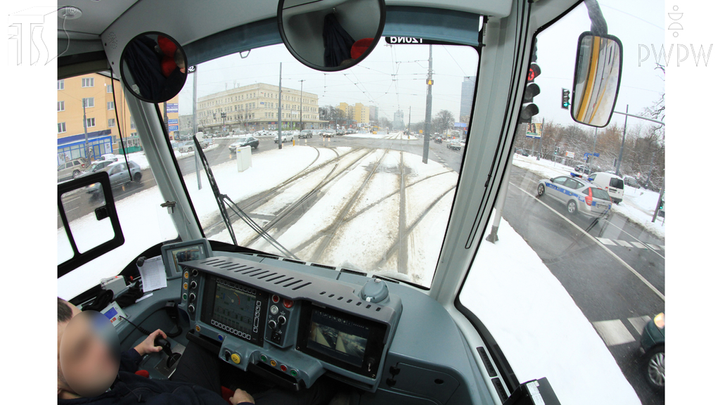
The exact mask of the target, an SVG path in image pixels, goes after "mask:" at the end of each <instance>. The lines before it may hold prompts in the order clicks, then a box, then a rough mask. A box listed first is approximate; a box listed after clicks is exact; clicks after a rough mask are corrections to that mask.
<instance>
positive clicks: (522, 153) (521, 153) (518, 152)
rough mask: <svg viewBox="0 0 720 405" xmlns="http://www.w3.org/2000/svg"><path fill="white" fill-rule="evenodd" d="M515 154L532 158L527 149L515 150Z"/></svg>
mask: <svg viewBox="0 0 720 405" xmlns="http://www.w3.org/2000/svg"><path fill="white" fill-rule="evenodd" d="M515 153H517V154H518V155H523V156H530V154H529V153H528V151H526V150H525V149H520V148H517V149H515Z"/></svg>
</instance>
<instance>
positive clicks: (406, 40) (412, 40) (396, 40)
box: [385, 37, 453, 45]
mask: <svg viewBox="0 0 720 405" xmlns="http://www.w3.org/2000/svg"><path fill="white" fill-rule="evenodd" d="M385 42H386V43H388V44H391V45H398V44H403V45H411V44H415V45H453V43H452V42H447V41H436V40H434V39H425V38H418V37H385Z"/></svg>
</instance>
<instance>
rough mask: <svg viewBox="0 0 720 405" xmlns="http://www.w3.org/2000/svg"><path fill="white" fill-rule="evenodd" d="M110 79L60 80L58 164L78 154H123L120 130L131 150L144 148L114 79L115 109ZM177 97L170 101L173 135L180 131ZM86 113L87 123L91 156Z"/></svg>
mask: <svg viewBox="0 0 720 405" xmlns="http://www.w3.org/2000/svg"><path fill="white" fill-rule="evenodd" d="M111 80H112V79H110V78H109V77H107V76H103V75H100V74H96V73H93V74H88V75H82V76H75V77H72V78H68V79H63V80H58V81H57V125H58V137H57V142H58V143H57V145H58V157H57V159H58V162H57V163H58V164H62V163H63V162H64V161H65V160H71V159H76V158H79V157H89V158H90V159H91V160H93V159H97V158H98V157H100V155H103V154H106V153H122V149H121V146H120V137H119V135H120V132H122V136H123V143H124V145H125V149H126V150H127V151H128V152H134V151H136V150H141V145H140V140H139V138H138V136H137V130H136V129H135V123H134V121H133V120H132V117H131V116H130V111H129V110H128V108H127V104H126V102H125V94H124V93H123V91H122V90H121V86H120V83H119V82H118V81H115V99H116V100H115V101H117V104H118V106H117V111H116V106H115V103H114V101H113V93H112V81H111ZM177 100H178V98H177V97H175V98H174V99H172V100H169V101H168V102H167V106H168V108H167V109H168V113H167V117H168V123H169V125H168V128H169V129H170V132H169V134H170V136H171V137H172V136H174V135H175V133H176V131H178V121H177V120H178V113H177V112H178V105H177ZM83 105H84V106H85V108H84V110H85V111H84V114H83ZM160 107H161V109H162V108H163V107H164V104H160ZM173 111H174V112H173ZM83 115H84V117H85V121H86V124H87V141H88V156H86V150H85V139H86V136H85V127H84V125H83ZM173 123H174V124H173ZM118 129H119V130H120V132H119V131H118Z"/></svg>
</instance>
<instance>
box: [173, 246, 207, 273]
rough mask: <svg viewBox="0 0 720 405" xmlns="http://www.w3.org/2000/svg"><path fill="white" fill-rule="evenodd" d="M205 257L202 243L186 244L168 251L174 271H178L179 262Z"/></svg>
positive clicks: (179, 270)
mask: <svg viewBox="0 0 720 405" xmlns="http://www.w3.org/2000/svg"><path fill="white" fill-rule="evenodd" d="M204 258H205V252H204V249H203V247H202V245H196V246H186V247H183V248H177V249H173V250H171V251H170V259H171V260H172V264H173V266H174V267H175V271H176V272H178V273H180V272H181V269H180V263H182V262H189V261H191V260H200V259H204Z"/></svg>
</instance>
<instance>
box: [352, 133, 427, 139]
mask: <svg viewBox="0 0 720 405" xmlns="http://www.w3.org/2000/svg"><path fill="white" fill-rule="evenodd" d="M343 136H346V137H348V138H370V139H403V140H411V141H417V140H418V139H419V138H418V137H416V136H414V135H403V134H402V133H401V132H389V133H384V132H378V133H377V134H373V133H363V134H350V135H343Z"/></svg>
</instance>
